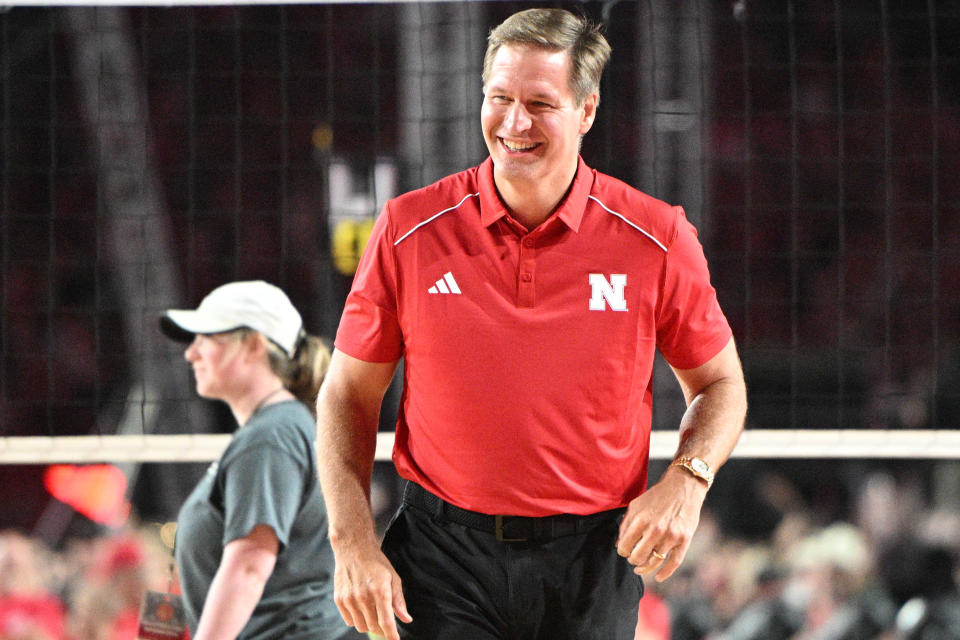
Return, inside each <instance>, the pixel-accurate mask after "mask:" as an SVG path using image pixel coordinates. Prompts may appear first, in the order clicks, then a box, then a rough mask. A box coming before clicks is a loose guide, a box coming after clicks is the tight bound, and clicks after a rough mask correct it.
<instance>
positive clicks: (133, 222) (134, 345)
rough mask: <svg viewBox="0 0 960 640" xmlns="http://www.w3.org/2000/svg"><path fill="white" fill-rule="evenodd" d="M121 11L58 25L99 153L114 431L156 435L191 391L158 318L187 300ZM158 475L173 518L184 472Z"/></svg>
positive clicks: (126, 467)
mask: <svg viewBox="0 0 960 640" xmlns="http://www.w3.org/2000/svg"><path fill="white" fill-rule="evenodd" d="M124 11H125V10H124V9H122V8H120V7H115V6H101V7H71V8H68V9H67V10H66V11H65V12H64V14H63V20H64V22H65V23H66V26H67V28H68V31H69V33H70V38H69V42H70V46H71V60H72V66H73V73H74V79H75V81H76V83H77V87H78V90H79V92H80V108H81V110H82V113H83V115H84V117H85V120H86V122H87V125H88V127H89V132H90V137H91V141H92V143H93V144H92V148H93V149H94V153H95V154H96V155H95V158H94V162H95V166H96V167H97V171H98V182H99V187H98V192H99V202H98V206H99V207H100V210H101V211H102V212H103V218H102V219H103V220H104V222H105V225H104V229H105V238H104V242H102V243H99V244H100V245H101V249H100V251H102V252H103V254H102V256H101V257H99V258H98V259H103V260H104V261H105V262H106V263H107V264H108V265H109V267H110V273H111V275H112V277H113V279H114V282H115V284H116V289H117V296H118V300H117V305H118V306H119V307H120V308H121V309H122V311H123V319H124V324H125V327H124V328H125V331H124V333H125V336H126V345H125V346H126V350H127V357H128V359H129V363H128V366H129V370H130V386H129V388H128V390H127V397H126V401H125V403H124V407H125V409H124V412H123V414H122V417H121V418H120V421H119V424H117V426H116V429H115V432H116V433H117V434H121V435H132V434H149V433H151V432H153V431H154V430H155V429H156V426H157V424H158V422H159V421H160V416H159V415H158V411H157V409H158V407H159V406H160V401H161V400H163V399H164V398H170V397H177V396H175V395H174V393H175V389H177V388H179V389H181V390H182V389H187V388H188V386H187V385H188V373H187V370H186V369H187V368H186V367H182V366H180V367H177V366H174V363H172V362H170V358H169V357H167V356H166V355H165V354H168V353H169V352H170V346H169V345H168V344H166V342H167V341H166V340H165V339H164V337H163V336H161V334H160V332H159V330H158V329H157V316H158V313H159V312H160V310H162V309H166V308H171V307H178V306H182V302H183V300H182V295H181V291H180V290H179V287H178V285H177V282H178V280H177V278H176V277H175V274H174V264H176V263H175V256H174V253H173V251H172V249H171V240H170V230H169V228H168V223H167V217H166V216H167V211H166V206H165V203H164V202H163V200H162V197H161V190H160V187H159V179H158V177H157V174H156V169H155V161H154V157H153V149H152V146H151V141H150V134H149V129H150V127H149V118H148V111H147V105H146V97H145V95H146V94H145V90H144V83H143V79H142V77H141V73H140V69H139V68H138V66H137V62H136V61H137V60H139V55H138V53H137V51H136V49H135V47H134V45H133V37H132V33H131V26H130V24H129V23H128V20H127V14H126V13H124ZM177 360H178V361H179V358H177ZM177 364H182V363H181V362H177ZM178 383H179V384H178ZM168 406H169V403H168ZM165 411H167V410H166V409H165ZM170 418H171V416H168V415H165V416H164V420H165V421H169V422H171V424H180V425H182V426H181V427H180V429H181V430H182V429H184V428H188V424H189V421H188V420H185V419H184V420H179V419H178V420H176V421H175V422H174V420H172V419H170ZM103 427H104V428H102V429H101V433H103V432H107V433H109V432H110V431H111V429H110V425H103ZM121 468H122V470H123V471H124V472H125V474H126V476H127V487H128V489H127V491H128V494H129V492H130V491H132V487H133V486H134V485H135V481H136V479H137V475H138V473H139V470H140V464H139V463H135V462H127V463H124V464H122V465H121ZM161 473H163V474H164V475H165V476H169V477H164V479H163V481H162V482H160V483H158V485H159V486H158V487H157V489H158V493H157V494H156V495H155V499H156V501H157V502H158V504H161V505H164V507H163V508H164V510H166V511H172V512H175V511H176V508H177V507H178V505H179V503H180V501H181V498H182V495H185V494H183V493H182V489H181V487H180V484H181V483H182V482H183V478H178V476H182V475H184V474H182V473H181V474H178V473H177V470H176V469H175V468H174V467H169V468H166V469H162V470H161Z"/></svg>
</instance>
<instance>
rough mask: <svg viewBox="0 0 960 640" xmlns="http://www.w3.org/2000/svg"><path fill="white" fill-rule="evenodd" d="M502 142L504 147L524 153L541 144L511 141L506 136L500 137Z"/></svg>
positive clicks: (513, 151) (514, 151)
mask: <svg viewBox="0 0 960 640" xmlns="http://www.w3.org/2000/svg"><path fill="white" fill-rule="evenodd" d="M500 144H502V145H503V147H504V148H505V149H506V150H507V151H510V152H512V153H522V152H524V151H532V150H533V149H536V148H537V147H539V146H540V143H539V142H511V141H509V140H506V139H504V138H500Z"/></svg>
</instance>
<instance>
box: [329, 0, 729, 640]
mask: <svg viewBox="0 0 960 640" xmlns="http://www.w3.org/2000/svg"><path fill="white" fill-rule="evenodd" d="M609 55H610V47H609V45H608V43H607V41H606V39H605V38H604V37H603V35H602V33H601V30H600V28H599V27H598V26H597V25H595V24H592V23H591V22H590V21H589V20H587V19H585V18H582V17H578V16H576V15H574V14H572V13H570V12H568V11H565V10H560V9H551V8H535V9H530V10H526V11H522V12H519V13H516V14H514V15H513V16H511V17H510V18H508V19H507V20H506V21H505V22H503V23H502V24H501V25H499V26H498V27H496V28H495V29H494V30H493V31H492V32H491V34H490V36H489V38H488V46H487V51H486V56H485V59H484V65H483V77H482V80H483V103H482V110H481V128H482V132H483V136H484V139H485V140H486V144H487V149H488V151H489V158H487V159H486V160H485V161H484V162H483V163H482V164H480V165H479V166H477V167H474V168H471V169H468V170H465V171H463V172H460V173H457V174H455V175H452V176H448V177H447V178H444V179H442V180H440V181H439V182H437V183H435V184H433V185H430V186H428V187H425V188H423V189H419V190H416V191H413V192H410V193H407V194H404V195H401V196H399V197H398V198H395V199H393V200H391V201H389V202H388V203H387V204H386V205H385V207H384V209H383V211H382V213H381V215H380V216H379V218H378V220H377V222H376V225H375V228H374V230H373V232H372V235H371V238H370V241H369V243H368V245H367V248H366V250H365V253H364V255H363V258H362V261H361V264H360V267H359V269H358V272H357V274H356V276H355V278H354V282H353V287H352V290H351V292H350V294H349V296H348V298H347V300H346V304H345V307H344V310H343V315H342V318H341V321H340V326H339V329H338V332H337V337H336V342H335V347H336V349H335V351H334V354H333V358H332V363H331V367H330V371H329V373H328V375H327V378H326V380H325V382H324V385H323V387H322V389H321V391H320V395H319V399H318V424H317V429H318V438H317V443H318V450H319V452H320V456H319V458H320V480H321V486H322V487H323V492H324V497H325V499H326V502H327V508H328V511H329V516H330V539H331V544H332V547H333V550H334V554H335V557H336V570H335V578H334V582H335V591H336V595H335V600H336V603H337V606H338V607H339V610H340V612H341V614H342V615H343V617H344V619H345V620H346V622H347V623H348V624H350V625H352V626H355V627H356V628H357V629H358V630H360V631H372V632H374V633H377V634H381V635H384V636H385V637H386V638H387V639H388V640H397V639H398V638H401V637H403V638H418V639H423V638H471V639H472V640H476V639H494V638H530V639H538V638H550V639H551V640H561V639H564V638H571V639H572V638H576V639H577V640H588V639H590V638H603V639H604V640H610V639H629V638H633V637H634V632H635V627H636V623H637V613H638V605H639V601H640V597H641V595H642V591H643V583H642V580H641V578H640V574H644V573H653V574H655V576H656V578H657V579H658V580H664V579H666V578H668V577H669V576H670V575H671V574H672V573H673V572H674V571H676V569H677V568H678V567H680V565H681V563H682V562H683V559H684V556H685V554H686V551H687V548H688V546H689V544H690V540H691V537H692V535H693V533H694V531H695V529H696V528H697V523H698V519H699V514H700V510H701V507H702V504H703V501H704V499H705V497H706V493H707V490H708V489H709V487H710V485H711V483H712V481H713V477H714V472H715V471H716V470H717V469H718V468H719V467H720V466H721V465H722V464H723V463H724V462H725V461H726V459H727V458H728V456H729V455H730V453H731V451H732V449H733V448H734V446H735V443H736V441H737V439H738V438H739V435H740V432H741V430H742V428H743V423H744V417H745V412H746V391H745V385H744V382H743V374H742V371H741V367H740V362H739V358H738V356H737V351H736V348H735V346H734V342H733V339H732V332H731V330H730V327H729V324H728V322H727V320H726V318H725V317H724V315H723V313H722V311H721V310H720V307H719V304H718V303H717V298H716V293H715V291H714V289H713V287H712V286H711V284H710V276H709V271H708V268H707V263H706V260H705V258H704V254H703V250H702V248H701V246H700V244H699V242H698V240H697V234H696V231H695V229H694V227H693V226H692V225H691V224H690V223H689V222H688V221H687V220H686V218H685V215H684V212H683V210H682V208H681V207H678V206H671V205H668V204H666V203H664V202H661V201H659V200H656V199H654V198H652V197H650V196H648V195H646V194H643V193H641V192H639V191H637V190H635V189H633V188H631V187H629V186H628V185H626V184H624V183H622V182H620V181H618V180H616V179H614V178H612V177H609V176H607V175H604V174H602V173H600V172H598V171H595V170H593V169H591V168H590V167H588V166H587V164H586V163H585V161H584V160H583V159H582V158H581V157H580V154H579V149H580V141H581V138H582V136H584V135H585V134H586V133H587V132H588V131H589V130H590V128H591V126H592V124H593V122H594V118H595V116H596V114H597V108H598V104H599V99H600V96H599V83H600V77H601V75H602V72H603V68H604V66H605V64H606V62H607V60H608V58H609ZM456 143H457V142H456V141H455V140H451V141H450V144H456ZM658 350H659V352H660V353H661V354H662V355H663V356H664V358H665V359H666V360H667V362H668V363H669V364H670V365H671V366H672V368H673V371H674V372H675V374H676V377H677V379H678V381H679V384H680V387H681V388H682V390H683V393H684V395H685V398H686V401H687V410H686V412H685V414H684V416H683V418H682V421H681V423H680V425H679V430H680V444H679V448H678V450H677V452H676V458H675V459H674V460H673V462H672V464H670V465H669V466H668V468H667V470H666V471H665V472H664V473H663V474H662V476H661V477H660V478H659V481H658V482H656V483H655V484H653V485H652V486H650V487H649V488H648V487H647V468H648V459H649V436H650V423H651V410H652V409H651V405H652V397H653V394H652V370H653V362H654V354H655V352H656V351H658ZM401 358H403V360H404V367H403V383H404V390H403V396H402V402H401V407H400V410H399V415H398V420H397V426H396V440H395V444H394V451H393V460H394V462H395V465H396V468H397V470H398V472H399V474H400V475H401V476H402V477H403V478H405V479H407V480H408V481H409V482H408V483H407V484H406V485H405V488H404V493H403V501H402V504H401V506H400V508H399V510H398V512H397V513H396V515H395V517H394V519H393V521H392V523H391V524H390V526H389V527H388V529H387V531H386V533H385V535H384V537H383V540H382V542H380V541H378V539H377V536H376V533H375V529H374V525H373V521H372V517H371V513H370V507H369V493H370V476H371V469H372V466H373V458H374V452H375V442H376V431H377V423H378V414H379V408H380V402H381V399H382V398H383V395H384V392H385V390H386V389H387V386H388V384H389V383H390V381H391V379H392V377H393V374H394V371H395V369H396V367H397V364H398V361H399V360H400V359H401Z"/></svg>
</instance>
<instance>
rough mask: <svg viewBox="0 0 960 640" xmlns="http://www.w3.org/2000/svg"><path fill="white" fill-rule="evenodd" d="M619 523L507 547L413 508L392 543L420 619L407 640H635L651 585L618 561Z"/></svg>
mask: <svg viewBox="0 0 960 640" xmlns="http://www.w3.org/2000/svg"><path fill="white" fill-rule="evenodd" d="M421 491H422V489H421ZM618 516H619V513H616V512H613V513H612V514H611V515H610V517H609V518H607V519H606V520H600V521H598V522H596V523H592V526H591V527H590V528H589V529H588V530H587V531H584V532H582V533H577V534H575V535H562V536H561V537H557V538H554V539H547V540H537V541H534V542H501V541H498V540H497V538H496V536H495V534H494V533H493V532H492V531H481V530H479V529H477V528H473V527H470V526H466V525H463V524H459V523H457V522H452V521H451V520H450V519H449V518H447V517H446V516H445V515H443V514H442V513H435V512H434V513H431V512H429V511H427V510H424V509H422V508H420V507H417V506H412V505H410V504H407V503H406V502H405V503H404V504H402V505H401V507H400V509H399V510H398V511H397V514H396V515H395V516H394V519H393V521H392V522H391V523H390V526H389V527H388V529H387V533H386V535H385V537H384V540H383V551H384V553H385V554H386V556H387V557H388V558H389V559H390V561H391V563H393V566H394V568H395V569H396V570H397V572H398V573H399V574H400V578H401V579H402V581H403V595H404V598H405V600H406V602H407V608H408V610H409V612H410V615H411V616H412V617H413V622H412V623H410V624H403V623H401V622H400V621H398V625H399V627H400V637H401V638H404V639H405V640H495V639H496V640H564V639H569V640H591V639H596V640H601V639H602V640H632V639H633V635H634V630H635V628H636V624H637V609H638V606H639V602H640V597H641V596H642V595H643V581H642V580H641V579H640V577H639V576H637V575H636V574H634V573H633V568H632V567H631V566H630V564H629V563H628V562H627V561H626V560H625V559H624V558H621V557H620V556H619V555H617V551H616V546H615V543H616V539H617V529H618V525H619V517H618Z"/></svg>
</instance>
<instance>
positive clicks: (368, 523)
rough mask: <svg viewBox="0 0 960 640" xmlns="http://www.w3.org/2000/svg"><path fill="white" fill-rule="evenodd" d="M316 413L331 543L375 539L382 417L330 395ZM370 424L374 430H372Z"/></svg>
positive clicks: (324, 399)
mask: <svg viewBox="0 0 960 640" xmlns="http://www.w3.org/2000/svg"><path fill="white" fill-rule="evenodd" d="M326 395H327V397H321V398H320V401H319V403H318V413H317V466H318V470H319V477H320V487H321V490H322V491H323V497H324V501H325V502H326V506H327V516H328V519H329V532H330V543H331V545H333V547H334V549H335V550H336V548H337V546H338V545H339V544H340V543H341V542H343V541H344V540H345V539H357V538H358V537H360V536H363V537H366V536H370V537H373V536H374V524H373V516H372V514H371V513H370V479H371V474H372V472H373V459H374V454H375V452H376V438H377V436H376V420H377V416H372V418H371V416H369V415H365V413H364V412H363V411H362V410H360V409H359V408H358V407H356V406H354V405H352V403H350V402H349V400H347V399H345V398H342V397H337V396H336V395H334V394H333V392H331V391H329V390H328V391H327V394H326ZM371 419H372V420H373V421H374V422H373V427H371V426H370V425H369V423H370V421H371Z"/></svg>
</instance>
